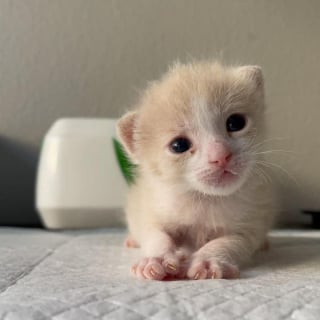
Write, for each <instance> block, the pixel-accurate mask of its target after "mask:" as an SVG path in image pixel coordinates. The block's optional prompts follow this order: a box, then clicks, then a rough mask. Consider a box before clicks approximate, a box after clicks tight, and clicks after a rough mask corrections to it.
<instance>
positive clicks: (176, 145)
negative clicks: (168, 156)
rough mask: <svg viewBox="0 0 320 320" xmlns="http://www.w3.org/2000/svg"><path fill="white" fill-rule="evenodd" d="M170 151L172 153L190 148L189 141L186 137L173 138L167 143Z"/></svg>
mask: <svg viewBox="0 0 320 320" xmlns="http://www.w3.org/2000/svg"><path fill="white" fill-rule="evenodd" d="M169 148H170V151H171V152H173V153H183V152H186V151H188V150H189V149H190V148H191V141H190V140H189V139H188V138H183V137H180V138H175V139H174V140H173V141H172V142H171V143H170V145H169Z"/></svg>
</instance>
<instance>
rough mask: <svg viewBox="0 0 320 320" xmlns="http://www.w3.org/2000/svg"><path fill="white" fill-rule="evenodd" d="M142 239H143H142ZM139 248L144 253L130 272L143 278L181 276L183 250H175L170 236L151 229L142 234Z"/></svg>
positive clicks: (184, 269) (157, 278) (153, 278)
mask: <svg viewBox="0 0 320 320" xmlns="http://www.w3.org/2000/svg"><path fill="white" fill-rule="evenodd" d="M143 239H144V240H143ZM143 239H142V240H141V250H142V253H143V255H144V258H142V259H141V260H140V261H138V262H137V263H136V264H134V265H133V266H132V268H131V272H132V273H133V274H134V275H135V276H137V277H139V278H143V279H150V280H162V279H164V278H165V277H167V276H175V277H179V278H180V277H183V276H184V275H185V273H186V267H185V266H184V261H185V258H186V257H185V252H182V251H181V250H177V248H176V245H175V243H174V241H173V240H172V239H171V237H170V236H169V235H168V234H166V233H164V232H162V231H159V230H153V231H152V232H150V231H149V232H148V233H147V234H145V235H144V236H143Z"/></svg>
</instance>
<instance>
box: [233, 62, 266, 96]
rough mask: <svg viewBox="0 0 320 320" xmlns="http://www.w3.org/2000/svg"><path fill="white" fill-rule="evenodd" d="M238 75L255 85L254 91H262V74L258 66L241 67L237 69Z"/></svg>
mask: <svg viewBox="0 0 320 320" xmlns="http://www.w3.org/2000/svg"><path fill="white" fill-rule="evenodd" d="M238 72H239V74H241V76H243V77H244V78H245V79H247V80H249V81H252V83H253V84H254V85H255V89H261V90H263V83H264V81H263V74H262V69H261V67H259V66H243V67H239V68H238Z"/></svg>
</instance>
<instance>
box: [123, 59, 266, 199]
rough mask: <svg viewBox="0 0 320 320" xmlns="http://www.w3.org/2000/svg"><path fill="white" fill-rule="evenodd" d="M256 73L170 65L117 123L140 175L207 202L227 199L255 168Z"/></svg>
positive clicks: (258, 123)
mask: <svg viewBox="0 0 320 320" xmlns="http://www.w3.org/2000/svg"><path fill="white" fill-rule="evenodd" d="M263 91H264V90H263V78H262V73H261V69H260V68H259V67H257V66H243V67H226V66H222V65H220V64H218V63H207V62H203V63H193V64H186V65H181V64H177V65H175V66H174V67H173V68H172V69H171V70H170V71H169V72H168V73H167V74H165V75H164V76H163V77H162V78H161V79H160V80H159V81H157V82H153V83H152V84H151V85H150V86H149V88H147V90H146V91H145V92H144V94H143V96H142V98H141V101H140V103H139V104H138V107H137V108H136V110H135V111H131V112H129V113H127V114H125V115H124V116H123V117H122V118H121V119H120V120H119V122H118V134H119V137H120V139H121V141H122V143H123V145H124V147H125V149H126V151H127V153H128V155H129V156H130V157H131V159H132V160H133V161H134V162H135V163H138V164H139V167H140V168H141V172H142V174H144V173H145V174H152V175H154V176H157V177H158V179H162V180H163V181H168V182H170V183H172V184H176V185H180V186H182V187H183V188H185V189H186V190H193V191H199V192H202V193H205V194H209V195H229V194H231V193H233V192H235V191H236V190H237V189H239V188H240V186H241V185H242V184H243V183H244V182H245V181H246V180H247V178H248V176H249V173H250V172H251V171H252V170H253V168H254V163H255V152H254V148H253V146H254V144H255V143H256V142H257V141H258V139H259V136H260V134H261V131H262V128H263V109H264V97H263V96H264V93H263Z"/></svg>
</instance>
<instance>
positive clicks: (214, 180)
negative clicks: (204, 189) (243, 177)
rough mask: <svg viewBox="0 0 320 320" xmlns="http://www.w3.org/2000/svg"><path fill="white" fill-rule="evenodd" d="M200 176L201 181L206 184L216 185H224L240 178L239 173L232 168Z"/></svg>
mask: <svg viewBox="0 0 320 320" xmlns="http://www.w3.org/2000/svg"><path fill="white" fill-rule="evenodd" d="M199 178H200V181H201V182H202V183H204V184H206V185H210V186H215V187H224V186H227V185H229V184H231V183H232V182H234V181H235V180H237V179H238V174H237V173H236V172H233V171H232V170H227V169H224V170H220V171H218V172H212V173H209V174H206V175H203V176H201V177H199Z"/></svg>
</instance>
